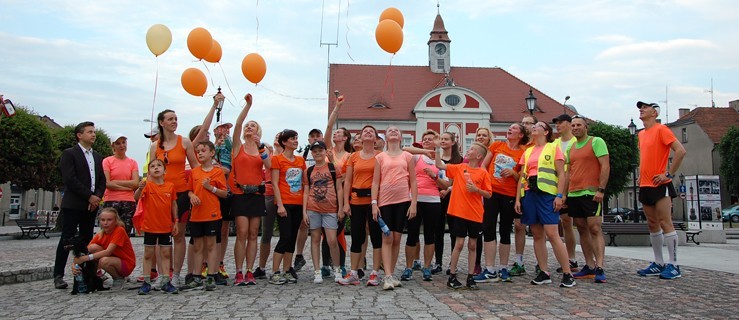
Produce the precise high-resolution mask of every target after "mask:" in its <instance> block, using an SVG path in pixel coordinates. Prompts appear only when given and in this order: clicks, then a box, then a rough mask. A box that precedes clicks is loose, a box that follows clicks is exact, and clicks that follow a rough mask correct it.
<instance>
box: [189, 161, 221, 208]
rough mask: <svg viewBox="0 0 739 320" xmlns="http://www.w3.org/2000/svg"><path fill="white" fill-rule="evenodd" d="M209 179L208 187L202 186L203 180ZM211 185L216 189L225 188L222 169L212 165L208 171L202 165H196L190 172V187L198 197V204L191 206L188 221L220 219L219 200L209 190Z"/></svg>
mask: <svg viewBox="0 0 739 320" xmlns="http://www.w3.org/2000/svg"><path fill="white" fill-rule="evenodd" d="M205 179H210V187H209V188H208V189H205V188H203V180H205ZM213 187H216V188H218V189H226V175H225V174H223V170H221V168H218V167H213V169H212V170H210V171H205V170H203V167H202V166H201V167H197V168H195V169H192V171H191V172H190V188H191V190H192V192H193V193H194V194H195V195H196V196H198V198H200V205H199V206H193V207H192V209H190V221H192V222H206V221H215V220H220V219H221V202H220V201H219V200H218V196H217V195H216V194H215V193H213V192H212V191H211V190H209V189H212V188H213Z"/></svg>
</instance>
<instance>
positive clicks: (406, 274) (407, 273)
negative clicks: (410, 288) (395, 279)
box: [400, 268, 413, 281]
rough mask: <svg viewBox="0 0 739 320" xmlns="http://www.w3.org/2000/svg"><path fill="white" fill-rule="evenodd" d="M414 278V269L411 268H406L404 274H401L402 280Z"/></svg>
mask: <svg viewBox="0 0 739 320" xmlns="http://www.w3.org/2000/svg"><path fill="white" fill-rule="evenodd" d="M412 278H413V270H412V269H411V268H405V270H403V274H402V275H401V276H400V281H411V279H412Z"/></svg>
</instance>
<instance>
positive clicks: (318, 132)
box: [308, 129, 323, 135]
mask: <svg viewBox="0 0 739 320" xmlns="http://www.w3.org/2000/svg"><path fill="white" fill-rule="evenodd" d="M316 133H317V134H323V131H321V130H320V129H312V130H311V131H310V132H308V135H312V134H316Z"/></svg>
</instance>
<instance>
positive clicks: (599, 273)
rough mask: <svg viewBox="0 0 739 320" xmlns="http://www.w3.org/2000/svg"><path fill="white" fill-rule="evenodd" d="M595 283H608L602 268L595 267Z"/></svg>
mask: <svg viewBox="0 0 739 320" xmlns="http://www.w3.org/2000/svg"><path fill="white" fill-rule="evenodd" d="M595 283H606V272H605V271H603V268H601V267H595Z"/></svg>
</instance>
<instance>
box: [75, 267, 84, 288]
mask: <svg viewBox="0 0 739 320" xmlns="http://www.w3.org/2000/svg"><path fill="white" fill-rule="evenodd" d="M74 268H75V269H77V270H78V271H80V273H78V274H77V275H76V276H74V280H75V281H76V282H77V291H78V292H79V293H87V283H85V277H84V276H83V275H82V268H80V265H78V264H75V265H74Z"/></svg>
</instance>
